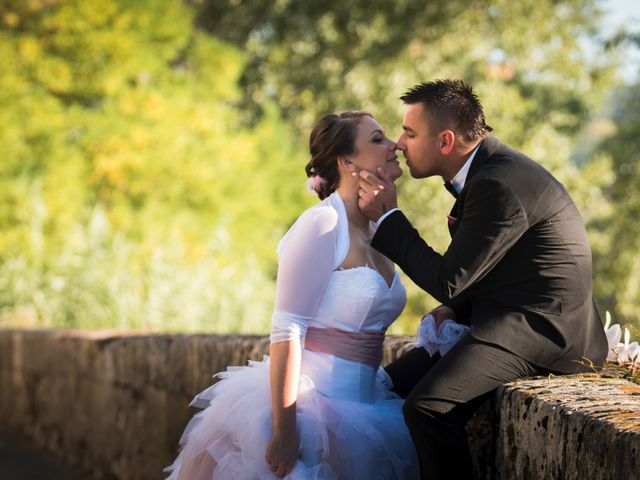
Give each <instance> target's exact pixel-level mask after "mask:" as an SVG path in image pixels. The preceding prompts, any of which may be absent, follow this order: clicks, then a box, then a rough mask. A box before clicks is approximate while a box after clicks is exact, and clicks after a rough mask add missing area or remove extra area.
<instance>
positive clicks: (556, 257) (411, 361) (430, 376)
mask: <svg viewBox="0 0 640 480" xmlns="http://www.w3.org/2000/svg"><path fill="white" fill-rule="evenodd" d="M401 99H402V101H403V102H404V103H405V105H406V108H405V113H404V119H403V125H402V128H403V130H404V133H403V134H402V135H401V136H400V139H399V140H398V149H400V150H402V151H403V153H404V156H405V158H406V160H407V166H408V167H409V170H410V172H411V176H412V177H414V178H427V177H431V176H434V175H439V176H441V177H442V178H443V179H444V181H445V187H446V188H447V190H449V191H450V192H451V194H452V195H453V196H454V197H455V199H456V200H455V203H454V205H453V208H452V209H451V213H450V214H449V216H447V217H445V215H444V214H443V215H442V218H443V221H445V218H446V221H447V222H448V227H449V231H450V234H451V238H452V240H451V243H450V244H449V247H448V248H447V250H446V252H445V253H444V254H442V255H441V254H439V253H437V252H435V251H434V250H433V249H432V248H431V247H430V246H429V244H428V243H427V242H426V241H425V240H423V239H422V237H421V236H420V234H419V233H418V232H417V231H416V230H415V229H414V228H413V227H412V225H411V223H410V222H409V220H408V219H407V218H406V217H405V216H404V214H403V213H402V211H400V210H399V209H398V208H397V198H396V189H395V186H394V184H393V182H392V181H391V180H389V179H388V178H386V177H385V175H384V172H383V171H382V170H378V172H375V173H376V174H375V175H374V174H372V172H365V171H363V172H361V177H362V178H361V182H360V192H359V193H360V201H359V206H360V208H361V210H362V211H363V213H364V214H365V215H366V216H367V217H368V218H369V219H370V220H372V221H374V222H376V224H377V231H376V233H375V235H374V237H373V239H372V241H371V245H372V246H373V247H374V248H375V249H377V250H378V251H380V252H381V253H383V254H384V255H386V256H387V257H389V258H390V259H391V260H393V261H394V262H395V263H396V264H398V265H399V266H400V267H401V268H402V270H403V271H404V272H405V273H406V274H407V275H408V276H409V277H411V279H412V280H413V281H414V282H415V283H416V284H417V285H418V286H420V287H421V288H422V289H424V290H425V291H426V292H428V293H429V294H431V295H432V296H433V297H435V298H436V299H437V300H438V301H440V302H441V303H442V305H441V306H440V307H438V308H436V309H435V310H434V311H433V312H431V313H432V314H433V315H434V317H435V318H436V322H437V323H438V324H439V323H440V322H441V321H442V320H444V319H445V318H452V319H455V320H456V321H457V322H459V323H464V324H467V325H469V326H470V331H469V333H468V334H467V335H466V336H465V337H463V338H462V339H461V340H460V342H458V343H457V344H456V345H455V346H454V347H453V348H452V349H451V350H450V351H449V352H448V353H447V354H446V355H445V356H444V357H442V358H440V355H439V354H437V353H436V354H435V355H434V356H433V357H430V356H429V354H428V353H427V352H426V351H425V350H424V349H422V348H419V349H414V350H412V351H409V352H408V353H407V354H405V355H404V356H402V357H400V358H399V359H398V360H396V361H395V362H393V363H392V364H390V365H389V366H388V367H387V371H388V373H389V374H390V376H391V377H392V379H393V382H394V386H395V391H396V392H397V393H398V394H399V395H401V396H403V397H406V402H405V406H404V416H405V421H406V423H407V425H408V427H409V431H410V432H411V436H412V437H413V440H414V443H415V445H416V449H417V451H418V457H419V459H420V469H421V472H422V478H425V479H429V480H436V479H444V478H447V479H449V478H456V479H457V478H460V479H465V478H473V470H472V465H471V458H470V456H469V450H468V446H467V440H466V436H465V424H466V422H467V420H469V418H470V417H471V415H472V414H473V412H474V411H475V410H476V409H477V407H478V406H479V404H480V403H481V402H482V401H483V400H484V399H485V398H486V397H487V395H488V394H489V393H490V392H492V391H493V390H494V389H495V388H496V387H497V386H498V385H500V384H502V383H505V382H509V381H512V380H514V379H517V378H521V377H527V376H534V375H547V374H549V373H554V374H560V373H576V372H582V371H588V370H589V364H590V363H593V364H595V365H602V363H603V362H604V359H605V357H606V353H607V341H606V337H605V335H604V332H603V327H602V324H601V322H600V318H599V316H598V312H597V311H596V308H595V306H594V304H593V301H592V287H591V250H590V248H589V243H588V240H587V233H586V231H585V227H584V224H583V222H582V219H581V217H580V214H579V213H578V210H577V209H576V206H575V205H574V203H573V201H572V200H571V198H570V197H569V195H568V194H567V192H566V190H565V189H564V187H563V186H562V185H561V184H560V183H559V182H558V181H557V180H556V179H555V178H554V177H553V176H552V175H551V174H550V173H549V172H547V171H546V170H545V169H544V168H543V167H542V166H540V165H539V164H538V163H536V162H534V161H533V160H531V159H529V158H528V157H526V156H525V155H523V154H522V153H520V152H517V151H515V150H513V149H511V148H509V147H507V146H505V145H503V144H501V143H500V142H499V141H498V139H496V138H495V137H493V136H492V135H491V134H490V132H491V128H490V127H489V126H488V125H487V124H486V123H485V118H484V113H483V110H482V106H481V105H480V103H479V101H478V98H477V97H476V95H475V94H474V93H473V91H472V89H471V88H470V87H469V86H468V85H466V84H464V83H463V82H462V81H459V80H439V81H435V82H429V83H422V84H419V85H416V86H415V87H413V88H412V89H410V90H409V91H408V92H407V93H405V94H404V95H403V96H402V97H401ZM424 208H425V209H428V208H429V205H424Z"/></svg>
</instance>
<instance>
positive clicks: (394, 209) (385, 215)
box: [375, 207, 400, 230]
mask: <svg viewBox="0 0 640 480" xmlns="http://www.w3.org/2000/svg"><path fill="white" fill-rule="evenodd" d="M396 210H400V209H399V208H398V207H396V208H392V209H391V210H389V211H388V212H387V213H385V214H384V215H382V216H381V217H380V218H379V219H378V221H377V222H376V223H375V228H376V230H378V227H379V226H380V225H381V224H382V222H383V221H384V219H385V218H387V217H388V216H389V215H391V214H392V213H393V212H395V211H396Z"/></svg>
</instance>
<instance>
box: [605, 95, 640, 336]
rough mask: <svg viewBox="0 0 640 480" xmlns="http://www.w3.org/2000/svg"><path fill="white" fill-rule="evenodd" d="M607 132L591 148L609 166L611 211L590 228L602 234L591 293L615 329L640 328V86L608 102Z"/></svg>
mask: <svg viewBox="0 0 640 480" xmlns="http://www.w3.org/2000/svg"><path fill="white" fill-rule="evenodd" d="M612 105H613V108H612V110H613V113H612V121H613V129H612V131H610V132H609V135H608V136H607V138H606V139H605V140H604V141H603V142H602V143H601V144H600V145H598V146H597V147H596V150H595V152H596V155H599V156H601V157H603V158H604V159H605V160H606V161H607V162H608V164H609V165H610V173H609V177H610V179H609V186H608V188H607V189H606V190H604V194H605V197H606V200H608V201H609V202H610V204H611V205H614V206H615V207H614V208H610V209H609V210H608V212H607V213H608V214H607V215H605V216H603V217H602V218H600V219H599V220H598V222H597V224H596V225H595V227H596V228H597V229H598V230H599V231H601V232H603V233H606V235H604V236H603V237H604V238H603V241H602V243H601V245H599V247H600V248H598V249H597V250H596V252H595V253H596V255H595V263H596V270H597V272H598V275H597V276H596V279H595V281H596V288H597V291H598V293H599V294H600V296H601V297H602V298H603V300H604V301H605V303H606V306H607V308H609V309H610V310H612V311H614V312H616V313H617V314H618V318H619V319H620V323H622V322H629V323H632V324H634V325H635V326H636V327H638V328H640V257H639V256H638V252H639V251H640V226H639V225H638V221H637V220H638V218H640V83H636V84H634V85H630V86H627V87H624V88H620V89H619V90H618V91H617V92H616V95H615V96H614V98H613V100H612Z"/></svg>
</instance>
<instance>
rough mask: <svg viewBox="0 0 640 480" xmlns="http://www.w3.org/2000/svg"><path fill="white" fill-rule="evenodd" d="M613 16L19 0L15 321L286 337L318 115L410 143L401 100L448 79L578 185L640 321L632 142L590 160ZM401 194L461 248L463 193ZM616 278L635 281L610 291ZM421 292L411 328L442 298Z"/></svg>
mask: <svg viewBox="0 0 640 480" xmlns="http://www.w3.org/2000/svg"><path fill="white" fill-rule="evenodd" d="M596 6H597V2H596V1H595V0H588V1H580V0H564V1H560V2H559V1H556V0H522V1H519V2H509V1H508V0H474V1H473V2H471V3H469V2H466V1H464V2H463V1H461V0H454V1H451V0H436V1H432V2H427V3H425V2H408V1H399V2H393V4H389V2H382V1H380V0H375V1H366V2H365V1H364V0H347V1H342V2H329V3H326V2H324V3H318V2H303V1H297V0H278V1H276V0H266V1H256V0H248V1H243V2H237V1H235V0H227V1H224V0H189V1H187V2H185V3H181V2H175V1H171V0H138V1H136V2H126V1H124V0H96V1H93V2H85V1H82V0H64V1H63V0H30V1H28V2H25V1H21V0H9V1H5V2H3V3H2V4H0V56H1V57H2V59H3V65H4V66H5V68H3V69H2V70H0V142H1V143H2V145H3V152H2V156H1V157H0V202H1V203H2V205H6V206H7V207H8V208H3V209H1V210H0V324H2V323H5V324H7V323H9V322H12V323H19V324H24V325H55V326H69V327H76V326H86V327H114V326H115V327H122V328H141V329H154V330H191V331H194V330H206V331H215V332H231V331H244V332H265V331H267V329H268V325H269V321H270V313H271V308H272V303H273V293H274V280H275V271H276V258H275V247H276V244H277V241H278V240H279V238H280V237H281V235H282V234H283V233H284V231H285V230H286V228H287V227H288V226H289V225H290V224H291V223H292V222H293V221H294V219H295V218H296V216H297V215H298V214H299V213H300V212H301V211H302V210H303V209H304V208H306V207H307V206H309V205H310V204H312V203H313V202H314V198H313V197H311V196H310V195H307V194H306V193H305V192H304V191H303V188H302V184H303V181H304V172H303V166H304V164H305V163H306V154H305V151H304V150H305V148H304V139H306V137H307V135H308V131H309V128H310V126H311V124H312V123H313V121H315V119H316V118H317V117H318V116H319V115H320V114H322V113H326V112H328V111H333V110H346V109H349V108H355V109H369V110H371V111H372V112H373V113H374V114H375V115H376V117H377V118H378V119H379V120H380V121H381V122H382V124H383V125H384V126H385V127H386V128H387V131H388V133H389V134H390V135H391V136H395V135H398V134H399V132H400V128H399V127H400V120H401V113H402V108H401V105H400V104H399V101H398V100H397V98H398V96H399V95H400V94H401V93H402V92H403V91H404V90H405V89H406V88H407V87H409V86H411V85H412V84H414V83H417V82H419V81H423V80H427V79H433V78H441V77H462V78H464V79H466V80H467V81H469V82H470V83H472V84H473V85H474V87H475V89H476V91H477V93H478V95H479V97H480V99H481V100H482V102H483V104H484V105H485V110H486V114H487V118H488V121H489V123H490V124H491V125H492V126H493V127H494V129H495V131H496V134H497V136H498V137H500V138H501V139H502V140H503V141H504V142H505V143H508V144H511V145H512V146H514V147H516V148H519V149H521V150H523V151H524V152H526V153H528V154H529V155H530V156H532V157H533V158H534V159H536V160H538V161H540V162H541V163H543V164H544V165H545V166H547V167H548V168H549V169H550V170H552V171H553V172H554V173H555V174H556V175H557V176H558V177H559V178H560V179H561V180H562V181H563V182H564V183H565V184H566V185H567V187H568V189H569V191H570V193H571V194H572V196H573V197H574V198H575V199H576V202H577V203H578V206H579V207H580V208H581V211H582V212H583V213H584V215H585V219H586V220H587V221H588V222H589V224H590V235H591V238H592V241H593V242H594V251H596V253H597V254H598V255H600V256H597V259H599V260H598V261H599V262H600V263H599V264H598V268H599V269H600V270H599V272H598V275H597V282H598V283H597V285H599V287H598V288H599V290H598V292H599V294H600V295H601V296H604V297H606V298H607V302H609V300H610V303H608V304H607V306H608V307H609V308H612V309H614V310H616V309H615V308H613V307H614V305H611V303H614V302H622V305H626V306H625V307H624V309H625V310H624V312H620V313H621V314H624V315H636V316H637V312H636V310H634V309H637V308H638V307H637V305H639V304H640V302H638V299H637V298H636V296H634V295H636V294H635V293H634V292H637V289H635V290H634V288H635V287H634V285H636V283H637V282H638V281H639V280H638V279H637V278H636V279H635V280H633V279H632V277H633V275H632V274H631V273H630V272H629V271H627V276H626V277H624V275H623V273H624V272H623V270H624V265H629V264H630V263H629V262H632V261H634V260H633V258H634V257H633V255H632V253H631V252H633V248H636V244H635V243H633V240H632V238H631V237H632V235H629V236H624V235H622V233H620V235H621V236H620V238H624V239H625V242H626V243H625V245H626V246H625V248H626V250H625V252H628V253H626V254H625V255H626V256H621V258H620V261H619V262H618V263H616V262H612V264H611V265H608V264H607V259H608V258H610V256H611V255H613V253H612V252H613V250H612V247H611V238H612V237H611V233H610V232H613V231H615V232H622V231H623V230H624V228H623V227H622V225H619V226H615V227H614V224H615V225H618V224H616V223H615V222H616V221H618V220H617V216H618V215H617V209H615V210H614V209H613V207H612V205H613V203H614V202H618V201H622V200H624V199H625V198H626V197H625V195H629V194H630V193H629V192H630V191H631V190H632V189H633V185H631V184H630V183H629V184H625V185H624V186H623V184H622V183H621V180H620V172H618V171H617V170H615V168H614V170H613V171H612V170H611V168H610V167H611V166H615V165H618V163H617V162H619V161H620V160H619V159H620V158H622V157H621V155H623V154H622V153H620V152H617V151H614V149H613V146H608V147H606V148H603V149H602V150H601V151H599V152H598V153H597V154H596V155H593V156H592V157H593V158H591V159H590V161H589V162H584V163H583V164H576V163H574V162H572V161H571V160H570V158H571V155H572V153H573V152H574V148H575V145H576V139H577V138H581V137H578V135H580V134H581V132H582V129H583V127H584V125H585V124H586V122H587V120H588V118H589V117H590V115H591V114H592V113H593V112H594V111H597V109H598V108H599V105H600V104H601V103H602V101H603V99H604V98H605V95H606V93H607V92H608V91H609V89H610V88H611V86H612V85H613V84H614V79H613V77H612V70H613V66H614V65H613V60H611V59H615V56H611V55H609V56H603V57H601V58H600V59H593V58H590V57H587V56H586V55H585V53H584V50H583V47H582V44H581V38H584V37H589V36H593V35H594V34H595V30H594V26H595V24H596V22H597V20H598V18H599V14H600V13H599V11H598V9H597V8H596ZM283 118H284V120H283ZM620 122H621V123H620V125H623V123H622V122H623V120H622V119H621V120H620ZM619 131H620V132H621V131H622V130H619ZM581 135H584V133H582V134H581ZM625 135H627V134H625ZM628 135H629V136H631V133H628ZM625 138H626V137H625ZM616 168H617V167H616ZM620 168H621V167H620ZM610 185H615V187H611V188H612V189H613V190H614V191H619V192H620V194H619V197H616V196H612V195H609V192H610V190H609V188H610V187H609V186H610ZM635 185H637V183H636V184H635ZM399 188H400V191H401V206H402V208H403V210H405V211H406V212H407V214H408V216H409V217H410V218H411V219H412V220H413V221H414V223H415V224H416V226H417V227H418V228H419V230H420V231H421V232H423V233H424V236H425V237H426V238H427V239H428V240H429V241H430V243H431V244H432V245H434V247H435V248H437V249H438V250H440V251H444V250H445V248H446V246H447V244H448V241H449V240H448V233H447V229H446V218H445V215H446V213H448V211H449V208H450V206H451V203H452V200H451V198H450V197H449V196H448V194H447V193H446V192H444V191H443V189H442V187H441V182H440V181H439V180H436V179H434V180H429V181H422V182H416V181H413V180H410V179H409V178H408V175H405V176H404V177H402V178H401V180H400V186H399ZM629 208H630V210H629V212H628V213H629V217H627V218H629V219H632V218H634V217H633V216H632V215H634V214H635V213H637V212H635V210H633V209H631V207H629ZM625 228H626V227H625ZM634 238H637V236H636V237H634ZM625 262H626V263H625ZM616 265H618V266H616ZM633 271H635V272H636V273H637V271H638V268H637V267H636V268H635V270H631V272H633ZM602 272H606V273H602ZM635 275H636V277H637V274H635ZM614 276H616V277H615V278H619V279H622V278H623V277H624V278H627V280H625V281H626V282H627V283H624V285H623V284H622V283H620V284H616V285H617V286H615V287H614V286H611V287H608V285H610V284H611V285H613V284H612V283H611V282H610V280H611V279H612V278H614ZM633 278H635V277H633ZM620 281H621V282H622V280H620ZM634 282H635V283H634ZM406 284H407V286H408V291H409V304H408V308H407V310H406V312H405V314H404V315H403V317H402V318H401V321H400V322H397V323H396V324H395V325H394V327H393V330H392V332H394V333H409V332H413V330H414V328H415V323H416V318H417V317H419V316H421V315H422V314H424V313H425V312H426V311H427V310H429V309H430V308H432V307H433V306H435V301H434V300H433V299H431V298H430V297H429V296H427V295H425V294H424V292H421V291H419V290H418V289H417V288H416V287H415V286H413V285H412V284H411V283H410V282H406ZM618 287H620V290H619V292H618V293H615V291H616V289H617V288H618ZM608 288H609V289H608ZM607 289H608V290H607ZM622 292H628V293H625V294H623V293H622ZM625 295H626V296H625Z"/></svg>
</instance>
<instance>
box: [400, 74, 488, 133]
mask: <svg viewBox="0 0 640 480" xmlns="http://www.w3.org/2000/svg"><path fill="white" fill-rule="evenodd" d="M400 100H402V101H403V102H404V103H405V104H406V105H410V104H414V103H422V104H423V107H424V108H425V110H426V112H427V115H428V116H429V120H430V124H431V125H433V126H434V127H436V128H438V129H439V130H444V129H445V128H451V129H452V130H454V131H455V132H456V133H457V134H460V135H461V136H462V139H463V140H464V141H465V142H466V143H475V142H479V141H481V140H483V139H484V138H486V137H487V136H488V135H489V133H491V131H492V130H493V129H492V128H491V127H490V126H489V125H487V124H486V121H485V118H484V111H483V109H482V105H481V104H480V100H478V97H477V96H476V94H475V93H474V92H473V89H472V88H471V86H470V85H467V84H466V83H464V82H463V81H462V80H434V81H433V82H423V83H419V84H418V85H414V86H413V87H411V88H410V89H409V90H407V91H406V93H404V95H402V96H401V97H400Z"/></svg>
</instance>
